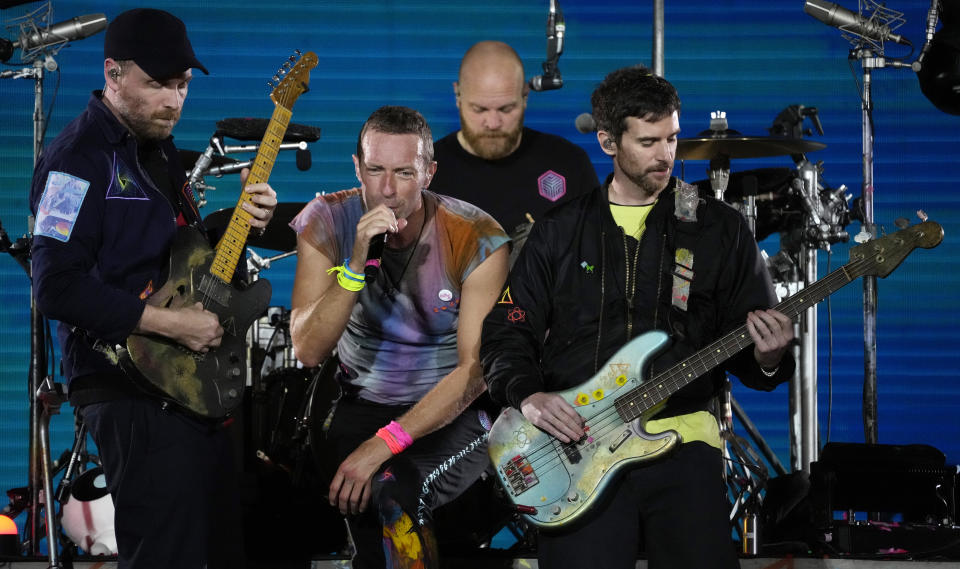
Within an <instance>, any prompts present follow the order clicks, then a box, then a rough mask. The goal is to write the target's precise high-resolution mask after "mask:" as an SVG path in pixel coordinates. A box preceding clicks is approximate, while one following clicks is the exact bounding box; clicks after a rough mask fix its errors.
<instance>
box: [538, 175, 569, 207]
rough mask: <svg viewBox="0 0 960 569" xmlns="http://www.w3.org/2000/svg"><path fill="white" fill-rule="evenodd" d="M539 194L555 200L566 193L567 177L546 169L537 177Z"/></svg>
mask: <svg viewBox="0 0 960 569" xmlns="http://www.w3.org/2000/svg"><path fill="white" fill-rule="evenodd" d="M537 188H538V189H539V190H540V195H541V196H543V197H545V198H547V199H548V200H550V201H552V202H555V201H557V200H558V199H560V198H562V197H563V196H565V195H566V193H567V179H566V178H564V177H563V176H561V175H560V174H557V173H556V172H554V171H553V170H547V171H546V172H544V173H543V174H540V177H539V178H537Z"/></svg>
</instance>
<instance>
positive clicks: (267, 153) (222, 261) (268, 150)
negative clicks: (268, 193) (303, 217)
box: [210, 105, 293, 283]
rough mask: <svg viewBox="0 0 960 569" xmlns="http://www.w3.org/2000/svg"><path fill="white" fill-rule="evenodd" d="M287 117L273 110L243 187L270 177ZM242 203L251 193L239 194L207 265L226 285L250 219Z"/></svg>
mask: <svg viewBox="0 0 960 569" xmlns="http://www.w3.org/2000/svg"><path fill="white" fill-rule="evenodd" d="M291 116H293V112H292V111H291V110H289V109H287V108H284V107H283V106H281V105H276V106H275V107H274V110H273V116H271V117H270V123H269V124H268V125H267V131H266V133H265V134H264V135H263V140H262V141H261V142H260V148H259V149H258V150H257V156H256V158H254V160H253V166H252V167H251V168H250V175H249V176H248V177H247V181H246V184H257V183H260V182H266V181H267V180H268V179H269V178H270V172H271V171H272V170H273V164H274V162H276V159H277V153H278V152H279V151H280V144H281V143H282V142H283V135H284V133H286V132H287V126H288V125H289V124H290V117H291ZM244 187H246V185H245V186H244ZM244 202H246V203H253V196H252V194H248V193H247V192H243V191H242V192H241V193H240V199H239V200H237V205H236V207H234V208H233V215H232V216H231V217H230V223H229V224H228V225H227V228H226V231H224V233H223V237H221V238H220V242H219V243H217V248H216V257H215V258H214V260H213V263H212V264H211V265H210V273H211V274H212V275H213V276H215V277H217V278H218V279H220V280H221V281H222V282H224V283H229V282H230V281H231V280H232V279H233V273H234V272H235V271H236V270H237V263H239V262H240V256H241V255H242V253H243V247H244V245H246V243H247V236H248V235H249V234H250V220H251V219H252V218H253V216H252V215H251V214H250V213H248V212H247V211H246V210H244V209H243V204H244Z"/></svg>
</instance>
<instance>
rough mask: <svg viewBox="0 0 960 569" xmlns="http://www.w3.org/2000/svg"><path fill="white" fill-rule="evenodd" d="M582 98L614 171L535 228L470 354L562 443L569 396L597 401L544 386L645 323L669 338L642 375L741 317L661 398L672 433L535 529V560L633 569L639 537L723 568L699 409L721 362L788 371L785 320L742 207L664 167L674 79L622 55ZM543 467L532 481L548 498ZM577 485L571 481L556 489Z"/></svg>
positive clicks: (746, 379) (671, 558)
mask: <svg viewBox="0 0 960 569" xmlns="http://www.w3.org/2000/svg"><path fill="white" fill-rule="evenodd" d="M592 106H593V116H594V118H595V120H596V121H597V124H598V132H597V140H598V142H599V143H600V146H601V149H602V150H603V152H604V153H605V154H607V155H608V156H609V157H610V158H611V160H612V162H613V173H612V174H611V175H610V177H608V178H607V180H606V182H605V183H604V184H603V185H602V186H601V187H599V188H597V189H596V190H595V191H594V192H592V193H590V194H588V195H585V196H582V197H578V198H576V199H574V200H571V201H569V202H567V203H565V204H561V205H560V206H558V207H557V208H555V209H553V210H552V211H550V212H548V213H547V214H545V215H544V216H543V217H542V218H541V219H539V220H537V221H538V222H537V223H536V224H535V225H534V227H533V230H532V232H531V234H530V237H529V239H528V241H527V243H526V246H525V247H524V249H523V250H522V251H521V253H520V256H519V258H518V259H517V262H516V264H515V265H514V267H513V269H512V271H511V273H510V276H509V278H508V280H507V283H506V286H505V289H504V291H503V293H502V294H501V296H500V299H499V301H498V302H497V304H496V305H495V306H494V309H493V310H492V311H491V312H490V314H489V315H488V316H487V318H486V319H485V321H484V326H483V334H482V343H481V350H480V357H481V362H482V365H483V368H484V375H485V378H486V381H487V383H488V386H489V389H490V393H491V395H492V396H493V398H494V399H495V400H497V401H498V402H500V403H502V404H504V405H508V406H511V407H514V408H516V409H518V410H520V411H521V412H522V414H523V416H524V417H525V418H526V420H527V421H528V422H529V423H531V424H532V425H534V426H535V427H537V428H539V429H540V430H542V431H544V432H546V433H548V434H549V435H551V436H552V437H555V438H556V440H558V441H560V442H561V443H571V442H573V441H582V440H589V439H590V438H591V437H593V436H594V433H595V432H596V430H597V429H594V430H592V431H591V430H590V429H589V425H588V423H587V422H586V421H585V418H584V416H583V415H581V413H579V412H578V411H577V408H576V407H577V406H580V405H587V404H588V403H593V402H595V401H599V400H602V399H603V398H604V397H605V395H604V393H603V390H600V389H595V390H593V391H590V392H589V393H583V394H582V395H577V396H576V397H575V398H574V399H573V400H572V401H571V400H568V399H565V398H563V397H561V396H560V395H559V394H557V393H553V392H556V391H561V390H568V389H571V388H575V387H576V386H578V385H580V384H583V383H584V382H586V381H587V380H588V379H590V377H591V376H593V375H595V374H597V373H598V372H599V371H601V369H602V368H603V367H604V366H605V362H607V361H608V360H609V359H610V358H611V356H612V355H614V353H616V352H617V351H618V350H619V349H620V348H621V347H623V346H624V345H625V344H626V343H627V342H628V341H629V340H631V339H632V338H634V337H636V336H638V335H640V334H643V333H644V332H648V331H650V330H654V329H659V330H664V331H667V332H669V333H670V334H671V336H672V343H671V345H670V347H669V348H668V349H666V350H664V351H663V352H662V353H660V354H657V355H656V356H654V357H652V360H651V361H650V366H649V367H650V369H648V372H647V375H648V376H653V375H656V373H657V372H658V371H662V370H665V369H667V368H669V367H670V366H672V365H673V364H674V363H676V362H678V361H680V360H683V359H684V358H685V357H686V356H688V355H690V354H691V353H693V352H696V351H697V350H698V349H700V348H702V347H704V346H705V345H707V344H709V343H711V342H712V341H714V340H715V339H717V338H718V337H720V336H721V335H723V334H724V333H725V332H728V331H730V330H731V329H734V328H737V327H739V326H743V325H744V323H746V329H747V331H748V332H749V334H750V337H751V338H752V340H753V342H754V344H755V345H754V347H753V348H748V349H744V350H743V351H741V352H739V353H738V354H737V355H735V356H734V357H732V358H731V359H729V360H728V361H727V362H726V363H725V364H723V365H722V366H721V367H720V368H718V369H717V370H716V371H714V372H710V373H707V374H705V375H704V376H703V377H700V378H699V379H696V380H694V381H692V382H691V383H690V384H688V385H686V387H684V388H682V389H680V390H679V391H677V392H676V393H674V394H673V395H672V396H671V397H670V398H669V399H668V400H667V402H666V404H665V405H664V406H663V408H662V410H660V412H659V414H657V415H656V416H655V417H654V419H653V420H651V421H649V423H648V424H647V431H648V432H651V433H656V432H662V431H664V430H667V429H673V430H675V431H677V432H679V433H680V435H681V436H682V440H683V444H680V445H677V447H676V448H675V450H674V451H673V452H672V453H670V454H669V455H666V456H664V457H661V458H657V459H656V460H651V461H649V462H645V463H643V464H642V465H640V466H637V467H635V468H632V469H630V470H627V471H626V472H625V473H623V475H622V476H618V477H616V478H614V479H613V481H612V482H611V483H610V484H608V485H607V486H606V487H605V488H603V489H602V492H600V493H601V494H602V498H603V499H602V500H598V503H597V504H596V505H595V506H594V507H592V508H591V509H590V510H589V511H588V512H587V513H585V514H584V516H583V517H582V518H580V519H577V520H576V523H570V524H569V525H568V526H564V527H560V528H547V529H551V530H553V531H544V532H543V533H542V534H541V539H540V541H539V560H540V567H542V568H544V569H553V568H561V567H562V568H564V569H577V568H582V569H587V568H593V567H605V568H618V569H621V568H628V567H629V568H632V567H634V565H635V562H636V557H637V552H638V550H639V548H640V547H641V545H642V547H643V549H644V550H645V552H646V556H647V559H648V561H649V567H651V569H664V568H672V567H697V568H698V569H704V568H717V569H729V568H731V567H737V566H738V562H737V556H736V552H735V550H734V547H733V545H732V543H731V539H730V535H731V531H730V525H729V522H728V520H727V516H726V512H725V501H724V486H723V481H722V477H721V473H722V462H721V452H720V436H719V428H718V425H717V423H716V420H715V419H714V417H713V416H712V414H711V413H709V412H708V411H707V409H708V405H709V403H710V400H711V398H712V397H713V396H714V395H715V394H716V393H717V392H718V390H719V389H720V387H721V386H722V384H723V382H724V381H725V378H724V373H723V372H724V371H730V372H731V373H733V374H734V375H736V376H737V377H738V378H739V379H740V380H741V381H742V382H743V383H744V384H746V385H748V386H750V387H753V388H757V389H763V390H772V389H773V388H775V387H776V386H777V385H778V384H780V383H781V382H783V381H786V380H787V379H789V378H790V377H791V376H792V375H793V371H794V367H795V363H794V360H793V357H792V356H791V355H790V353H789V351H788V347H789V345H790V343H791V341H792V339H793V325H792V323H791V321H790V319H789V318H787V317H786V316H785V315H783V314H782V313H780V312H777V311H775V310H771V309H769V307H771V306H773V305H774V303H775V301H776V297H775V295H774V292H773V286H772V284H771V282H770V278H769V276H768V275H767V273H766V269H765V267H764V264H763V261H762V258H761V256H760V253H759V250H758V248H757V245H756V242H755V240H754V239H753V235H752V234H751V233H750V230H749V228H748V226H747V224H746V223H745V221H744V220H743V218H742V217H741V216H740V215H739V214H738V213H737V211H736V210H734V209H733V208H731V207H729V206H727V205H726V204H724V203H723V202H720V201H718V200H715V199H714V198H712V197H709V196H707V197H701V196H698V195H697V191H696V189H695V188H693V187H691V186H689V185H688V184H684V183H683V182H682V181H680V180H678V179H676V178H672V177H671V172H672V170H673V163H674V157H675V154H676V148H677V136H678V134H679V132H680V127H679V111H680V100H679V97H678V95H677V92H676V90H675V89H674V87H673V86H672V85H671V84H670V83H669V82H667V81H666V80H664V79H663V78H661V77H657V76H655V75H654V74H653V73H652V72H651V71H650V70H649V69H647V68H645V67H642V66H636V67H629V68H623V69H619V70H617V71H614V72H612V73H611V74H609V75H608V76H607V77H606V79H605V80H604V81H603V82H602V83H601V84H600V85H599V86H598V87H597V89H596V90H595V91H594V92H593V96H592ZM614 375H616V374H614ZM618 379H621V380H622V381H621V382H618V383H617V385H623V384H624V383H625V382H626V381H627V378H626V377H625V376H623V375H621V376H618ZM608 396H609V394H608ZM608 399H609V397H608ZM498 422H499V421H498ZM495 430H496V427H495ZM618 432H619V431H618ZM623 434H624V436H627V437H629V436H631V431H623ZM633 436H638V435H633ZM491 437H492V435H491ZM518 438H524V440H526V439H525V437H520V435H518ZM523 442H524V441H520V443H521V446H522V443H523ZM620 443H622V441H619V443H618V442H612V443H610V444H611V448H612V447H613V446H614V445H616V444H620ZM606 444H607V443H604V445H606ZM492 445H493V441H492V438H491V447H492ZM561 448H564V449H566V450H569V449H570V446H569V445H567V446H565V447H561ZM604 448H606V446H604ZM562 452H563V451H561V454H562ZM551 456H552V457H554V458H557V457H556V454H553V455H551ZM571 456H572V455H571ZM534 458H536V457H534ZM541 458H542V457H541ZM559 458H560V459H563V458H564V457H559ZM531 460H533V459H531ZM543 460H546V459H543ZM499 466H500V465H498V467H499ZM555 467H556V466H555V464H554V468H555ZM546 470H549V468H545V470H544V476H549V473H548V472H546ZM545 480H546V479H545V478H543V479H541V480H540V481H539V482H541V483H542V484H543V485H541V486H540V487H537V486H533V488H534V490H532V491H531V492H534V493H536V496H540V495H544V496H546V495H547V494H548V492H549V489H547V488H545V487H544V486H545V485H546V484H547V482H546V481H545ZM537 482H538V481H537V480H528V481H527V483H528V484H529V485H531V486H532V485H535V484H537ZM522 483H523V482H522V481H521V485H522ZM583 498H584V497H583V496H581V495H579V494H578V493H577V492H576V489H575V488H574V489H571V490H570V495H569V497H568V498H567V500H570V501H574V500H583ZM556 509H557V510H560V509H561V508H560V506H556ZM641 536H642V539H643V541H642V542H639V541H638V540H640V539H641Z"/></svg>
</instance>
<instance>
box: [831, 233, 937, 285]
mask: <svg viewBox="0 0 960 569" xmlns="http://www.w3.org/2000/svg"><path fill="white" fill-rule="evenodd" d="M941 241H943V227H941V225H940V224H939V223H937V222H936V221H924V222H923V223H918V224H917V225H914V226H912V227H907V228H906V229H901V230H900V231H897V232H895V233H891V234H890V235H887V236H886V237H881V238H879V239H874V240H872V241H867V242H866V243H863V244H861V245H857V246H856V247H854V248H852V249H850V261H851V264H853V262H854V261H866V263H865V264H866V265H867V266H866V267H863V272H862V273H861V274H864V275H873V276H878V277H880V278H883V277H885V276H887V275H889V274H890V273H891V272H893V270H894V269H896V268H897V267H898V266H900V263H902V262H903V260H904V259H906V258H907V255H909V254H910V252H911V251H913V250H914V249H916V248H917V247H922V248H924V249H931V248H933V247H936V246H937V245H939V244H940V242H941Z"/></svg>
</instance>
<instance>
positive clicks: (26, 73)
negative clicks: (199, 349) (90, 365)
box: [0, 12, 62, 568]
mask: <svg viewBox="0 0 960 569" xmlns="http://www.w3.org/2000/svg"><path fill="white" fill-rule="evenodd" d="M36 13H37V12H34V14H36ZM49 47H50V51H52V52H53V53H55V52H56V51H57V50H58V49H59V48H60V47H62V45H59V46H49ZM30 55H31V56H32V57H35V59H34V60H33V64H32V66H31V67H27V68H23V69H21V70H18V71H4V72H3V73H2V74H0V79H32V80H33V83H34V89H33V92H34V104H33V164H34V166H36V164H37V161H38V160H39V159H40V153H41V151H42V150H43V135H44V132H45V130H46V124H47V118H46V116H45V115H44V110H43V79H44V75H45V71H51V72H52V71H56V69H57V62H56V60H54V59H53V55H52V54H51V53H48V52H47V51H45V50H41V51H39V52H37V53H32V52H31V54H30ZM31 225H32V221H31ZM30 233H31V234H32V233H33V228H32V227H31V228H30ZM30 258H31V254H30V243H29V239H28V240H27V241H26V252H25V262H26V263H27V264H28V267H29V260H30ZM27 275H28V277H30V279H31V282H32V275H31V271H29V270H28V271H27ZM44 327H45V319H44V317H43V315H42V314H41V313H40V311H39V310H38V309H37V303H36V299H35V298H34V296H33V288H32V286H31V290H30V366H29V372H28V379H27V394H28V396H29V405H30V409H29V416H30V434H29V436H30V441H29V450H28V461H29V464H28V469H27V478H28V488H29V504H28V513H27V518H28V521H27V529H26V534H27V535H26V539H25V547H24V549H25V552H26V553H27V554H28V555H32V556H39V554H40V537H41V535H42V534H43V532H44V527H43V525H42V523H41V520H42V518H41V515H40V507H41V504H40V492H41V489H43V490H44V498H45V501H46V504H45V505H46V507H45V509H46V518H47V519H46V530H47V531H46V534H47V550H48V559H49V563H50V567H54V568H59V567H60V566H61V565H60V561H59V559H58V556H57V541H58V539H57V536H58V535H59V533H60V532H59V524H58V523H57V517H56V516H55V515H53V513H54V510H55V506H54V504H53V502H54V498H53V492H52V488H51V485H52V481H51V480H50V479H49V473H50V454H49V444H50V440H49V432H48V425H49V420H50V416H51V415H54V414H56V413H57V412H58V408H59V404H58V403H56V397H54V396H52V395H49V394H51V393H55V391H54V389H55V388H54V384H52V380H51V381H49V382H47V381H46V380H47V379H48V378H46V377H45V374H46V370H47V358H46V355H47V346H46V337H45V334H44ZM47 383H49V384H50V385H49V386H46V384H47ZM45 397H52V398H50V399H47V400H45V401H44V405H42V406H41V405H38V401H39V400H42V399H44V398H45Z"/></svg>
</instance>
